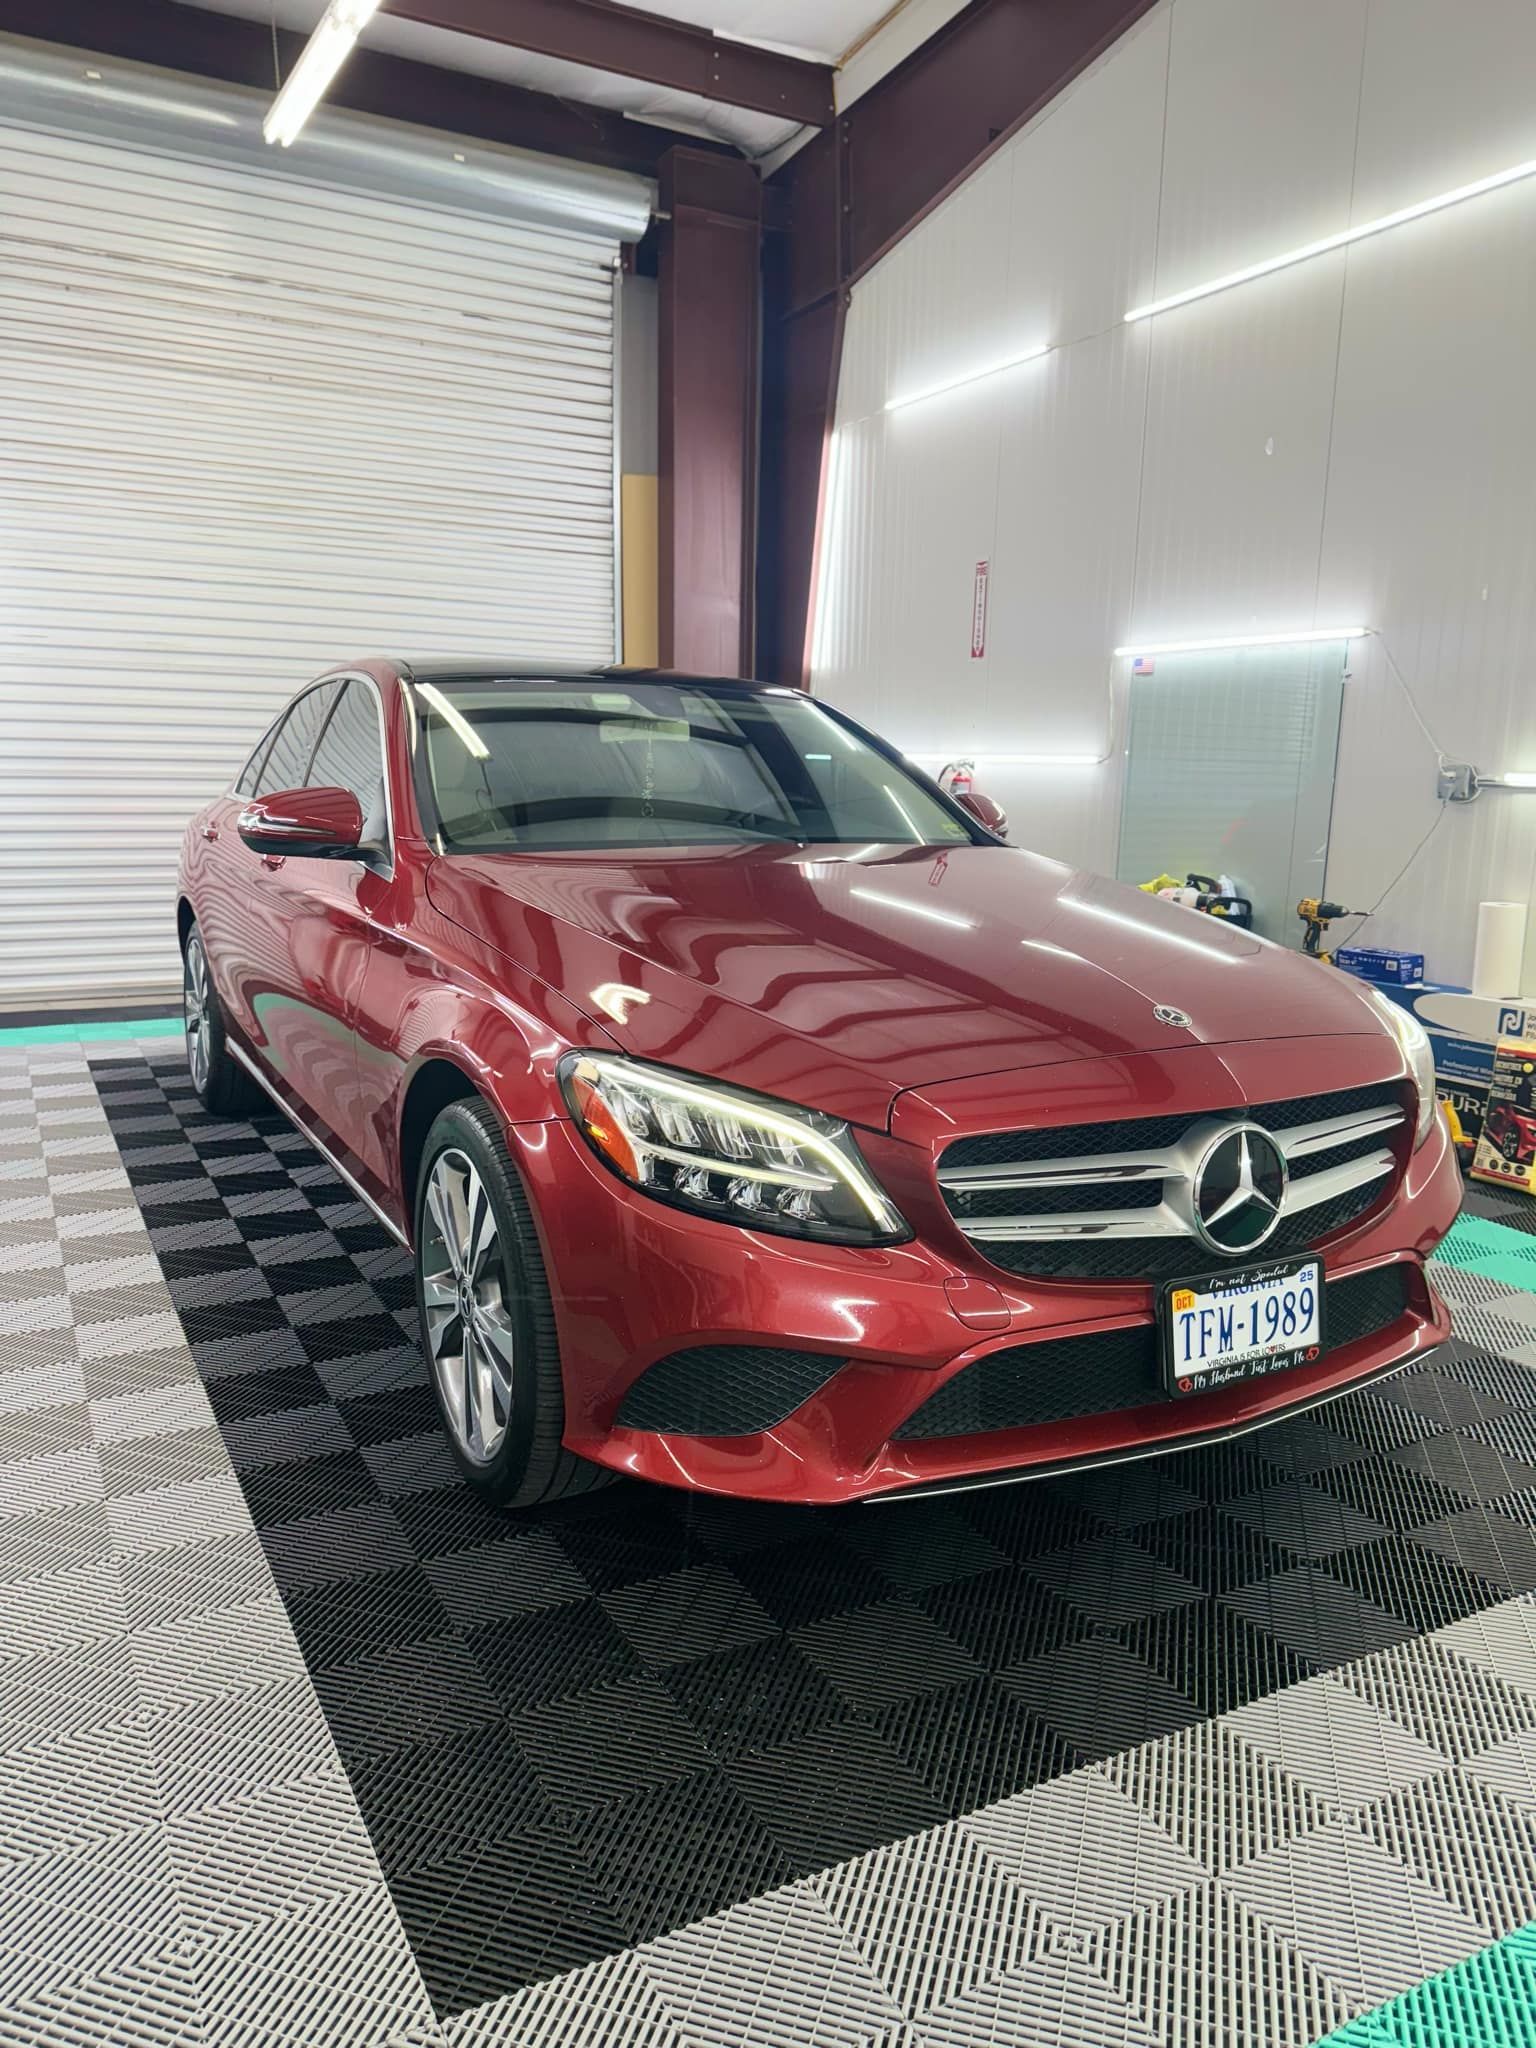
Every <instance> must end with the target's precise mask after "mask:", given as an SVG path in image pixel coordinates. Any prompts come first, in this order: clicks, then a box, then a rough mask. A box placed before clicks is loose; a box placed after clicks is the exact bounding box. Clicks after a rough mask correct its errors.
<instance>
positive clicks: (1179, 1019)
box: [1152, 1003, 1194, 1031]
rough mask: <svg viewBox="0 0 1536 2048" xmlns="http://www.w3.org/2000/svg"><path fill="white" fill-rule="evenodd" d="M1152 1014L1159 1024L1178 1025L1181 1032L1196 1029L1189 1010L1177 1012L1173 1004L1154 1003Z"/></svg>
mask: <svg viewBox="0 0 1536 2048" xmlns="http://www.w3.org/2000/svg"><path fill="white" fill-rule="evenodd" d="M1152 1014H1153V1016H1154V1017H1155V1018H1156V1019H1157V1021H1158V1023H1159V1024H1176V1025H1177V1026H1178V1028H1179V1029H1180V1030H1181V1031H1192V1030H1193V1029H1194V1019H1193V1018H1192V1017H1191V1016H1190V1014H1189V1012H1188V1010H1176V1009H1175V1008H1174V1006H1173V1004H1172V1003H1154V1004H1153V1005H1152Z"/></svg>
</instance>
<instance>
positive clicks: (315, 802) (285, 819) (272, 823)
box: [236, 789, 363, 860]
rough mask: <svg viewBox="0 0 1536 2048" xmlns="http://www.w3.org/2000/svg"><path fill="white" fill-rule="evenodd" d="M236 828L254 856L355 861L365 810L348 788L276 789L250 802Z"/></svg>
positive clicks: (241, 814)
mask: <svg viewBox="0 0 1536 2048" xmlns="http://www.w3.org/2000/svg"><path fill="white" fill-rule="evenodd" d="M236 830H237V831H238V832H239V834H240V837H241V838H242V839H243V840H244V841H245V843H246V845H247V846H249V847H250V848H251V850H252V851H253V852H255V853H278V854H300V855H303V856H305V857H306V858H307V859H309V860H355V859H356V858H357V853H358V848H359V844H360V842H361V840H362V836H363V807H362V805H361V804H360V803H359V802H358V800H357V798H356V797H355V796H354V795H353V794H352V792H351V790H350V789H274V790H273V791H272V792H271V794H270V795H268V796H258V797H253V798H252V800H251V801H250V803H248V804H247V805H246V807H245V809H244V810H243V811H242V812H241V813H240V816H239V818H238V820H237V821H236Z"/></svg>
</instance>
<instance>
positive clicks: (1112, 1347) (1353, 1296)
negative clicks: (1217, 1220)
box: [894, 1247, 1410, 1441]
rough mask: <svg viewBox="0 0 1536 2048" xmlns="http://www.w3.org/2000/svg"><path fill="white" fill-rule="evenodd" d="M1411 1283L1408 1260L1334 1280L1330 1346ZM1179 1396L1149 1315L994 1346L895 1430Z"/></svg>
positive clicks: (911, 1431)
mask: <svg viewBox="0 0 1536 2048" xmlns="http://www.w3.org/2000/svg"><path fill="white" fill-rule="evenodd" d="M1266 1250H1267V1247H1266ZM1408 1290H1409V1269H1408V1267H1406V1266H1403V1265H1393V1266H1377V1267H1375V1268H1373V1270H1372V1271H1371V1272H1369V1273H1349V1274H1346V1275H1345V1276H1344V1278H1343V1279H1341V1280H1330V1281H1329V1282H1328V1286H1327V1335H1328V1348H1329V1350H1330V1351H1332V1350H1336V1349H1337V1348H1338V1347H1339V1346H1340V1345H1342V1344H1350V1343H1353V1342H1354V1340H1355V1339H1356V1338H1357V1337H1366V1336H1369V1335H1371V1334H1372V1333H1373V1332H1374V1331H1377V1330H1385V1329H1387V1328H1389V1327H1390V1326H1391V1325H1392V1324H1393V1323H1395V1322H1396V1321H1397V1319H1398V1317H1399V1316H1400V1315H1402V1313H1403V1311H1404V1310H1405V1309H1406V1308H1407V1307H1408V1303H1409V1298H1410V1297H1409V1291H1408ZM1172 1399H1173V1396H1172V1395H1171V1394H1169V1393H1168V1392H1167V1391H1166V1390H1165V1388H1164V1386H1163V1383H1162V1375H1161V1373H1160V1372H1159V1370H1158V1356H1157V1331H1156V1329H1155V1327H1154V1326H1153V1325H1152V1324H1151V1323H1140V1324H1137V1325H1136V1326H1135V1327H1134V1328H1132V1329H1126V1330H1102V1331H1098V1332H1095V1333H1091V1334H1089V1335H1085V1336H1080V1337H1056V1338H1052V1339H1049V1340H1047V1341H1046V1342H1044V1343H1040V1344H1016V1345H1013V1346H1012V1347H1010V1348H1009V1349H1008V1350H1006V1351H993V1352H991V1353H989V1354H988V1356H987V1357H985V1358H980V1359H978V1360H977V1361H976V1363H975V1364H974V1365H972V1366H968V1367H967V1368H966V1369H965V1371H964V1372H958V1373H956V1374H955V1376H954V1378H953V1379H950V1380H946V1381H945V1383H944V1385H943V1386H942V1387H940V1388H939V1390H938V1392H937V1393H935V1394H933V1395H931V1396H930V1397H929V1399H928V1400H927V1401H925V1402H924V1403H923V1405H922V1407H921V1408H919V1409H917V1410H916V1412H915V1413H914V1414H912V1415H909V1416H908V1417H907V1419H906V1421H905V1422H904V1423H902V1424H901V1426H900V1428H899V1429H897V1430H896V1431H895V1433H894V1434H895V1436H896V1438H897V1439H898V1440H901V1439H905V1440H907V1441H912V1440H916V1439H922V1440H926V1439H929V1438H933V1437H952V1436H985V1435H987V1434H989V1433H990V1432H991V1431H993V1430H999V1429H1025V1428H1028V1427H1029V1426H1030V1425H1031V1424H1032V1423H1037V1422H1070V1421H1073V1420H1076V1419H1077V1418H1079V1417H1081V1416H1085V1415H1113V1414H1115V1413H1116V1412H1117V1411H1118V1410H1120V1409H1124V1408H1148V1407H1152V1406H1154V1405H1156V1404H1157V1403H1159V1402H1164V1401H1171V1400H1172Z"/></svg>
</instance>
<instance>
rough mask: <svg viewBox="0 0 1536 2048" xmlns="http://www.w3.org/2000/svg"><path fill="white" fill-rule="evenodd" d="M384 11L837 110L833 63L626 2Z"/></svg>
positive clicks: (673, 81)
mask: <svg viewBox="0 0 1536 2048" xmlns="http://www.w3.org/2000/svg"><path fill="white" fill-rule="evenodd" d="M385 9H386V11H387V12H388V13H390V14H393V15H396V16H398V18H399V19H400V20H401V21H415V22H420V23H422V24H423V25H424V26H427V27H431V28H446V29H452V30H453V31H454V32H455V33H456V34H458V35H464V36H478V37H479V38H480V39H481V40H482V41H484V42H489V43H503V44H506V45H508V46H510V47H511V48H513V49H518V50H531V51H533V52H535V53H536V54H537V55H538V56H540V57H559V58H562V59H563V60H564V61H565V62H566V63H568V64H585V65H587V66H589V67H590V68H591V69H593V70H598V71H616V72H618V73H619V74H620V75H621V76H622V77H625V78H640V79H644V80H645V81H646V83H647V84H649V85H664V86H669V87H671V88H672V89H673V90H674V91H676V92H691V93H698V94H699V95H701V97H703V98H704V99H707V100H716V101H718V102H720V103H721V104H722V105H724V106H729V107H746V108H748V109H750V110H751V112H753V113H755V114H777V115H779V116H781V117H782V118H783V119H784V120H786V121H797V122H801V123H803V124H805V125H807V126H810V127H814V128H824V127H826V126H827V125H828V123H830V122H831V121H832V120H833V119H834V118H835V115H836V109H835V108H834V106H833V103H832V67H831V65H830V64H816V63H813V62H811V61H810V60H809V59H808V58H805V57H788V56H785V55H784V54H783V53H782V52H780V51H778V50H764V49H759V48H757V47H756V46H755V45H753V44H750V43H738V42H732V41H730V40H729V39H727V38H726V37H724V36H718V35H715V34H713V33H712V32H711V31H710V30H709V29H705V28H697V27H695V25H694V24H693V23H692V22H688V21H673V20H671V19H670V18H669V17H668V16H666V15H664V14H648V13H645V12H644V11H642V10H641V9H640V8H637V7H624V6H621V5H620V4H619V0H385Z"/></svg>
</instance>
